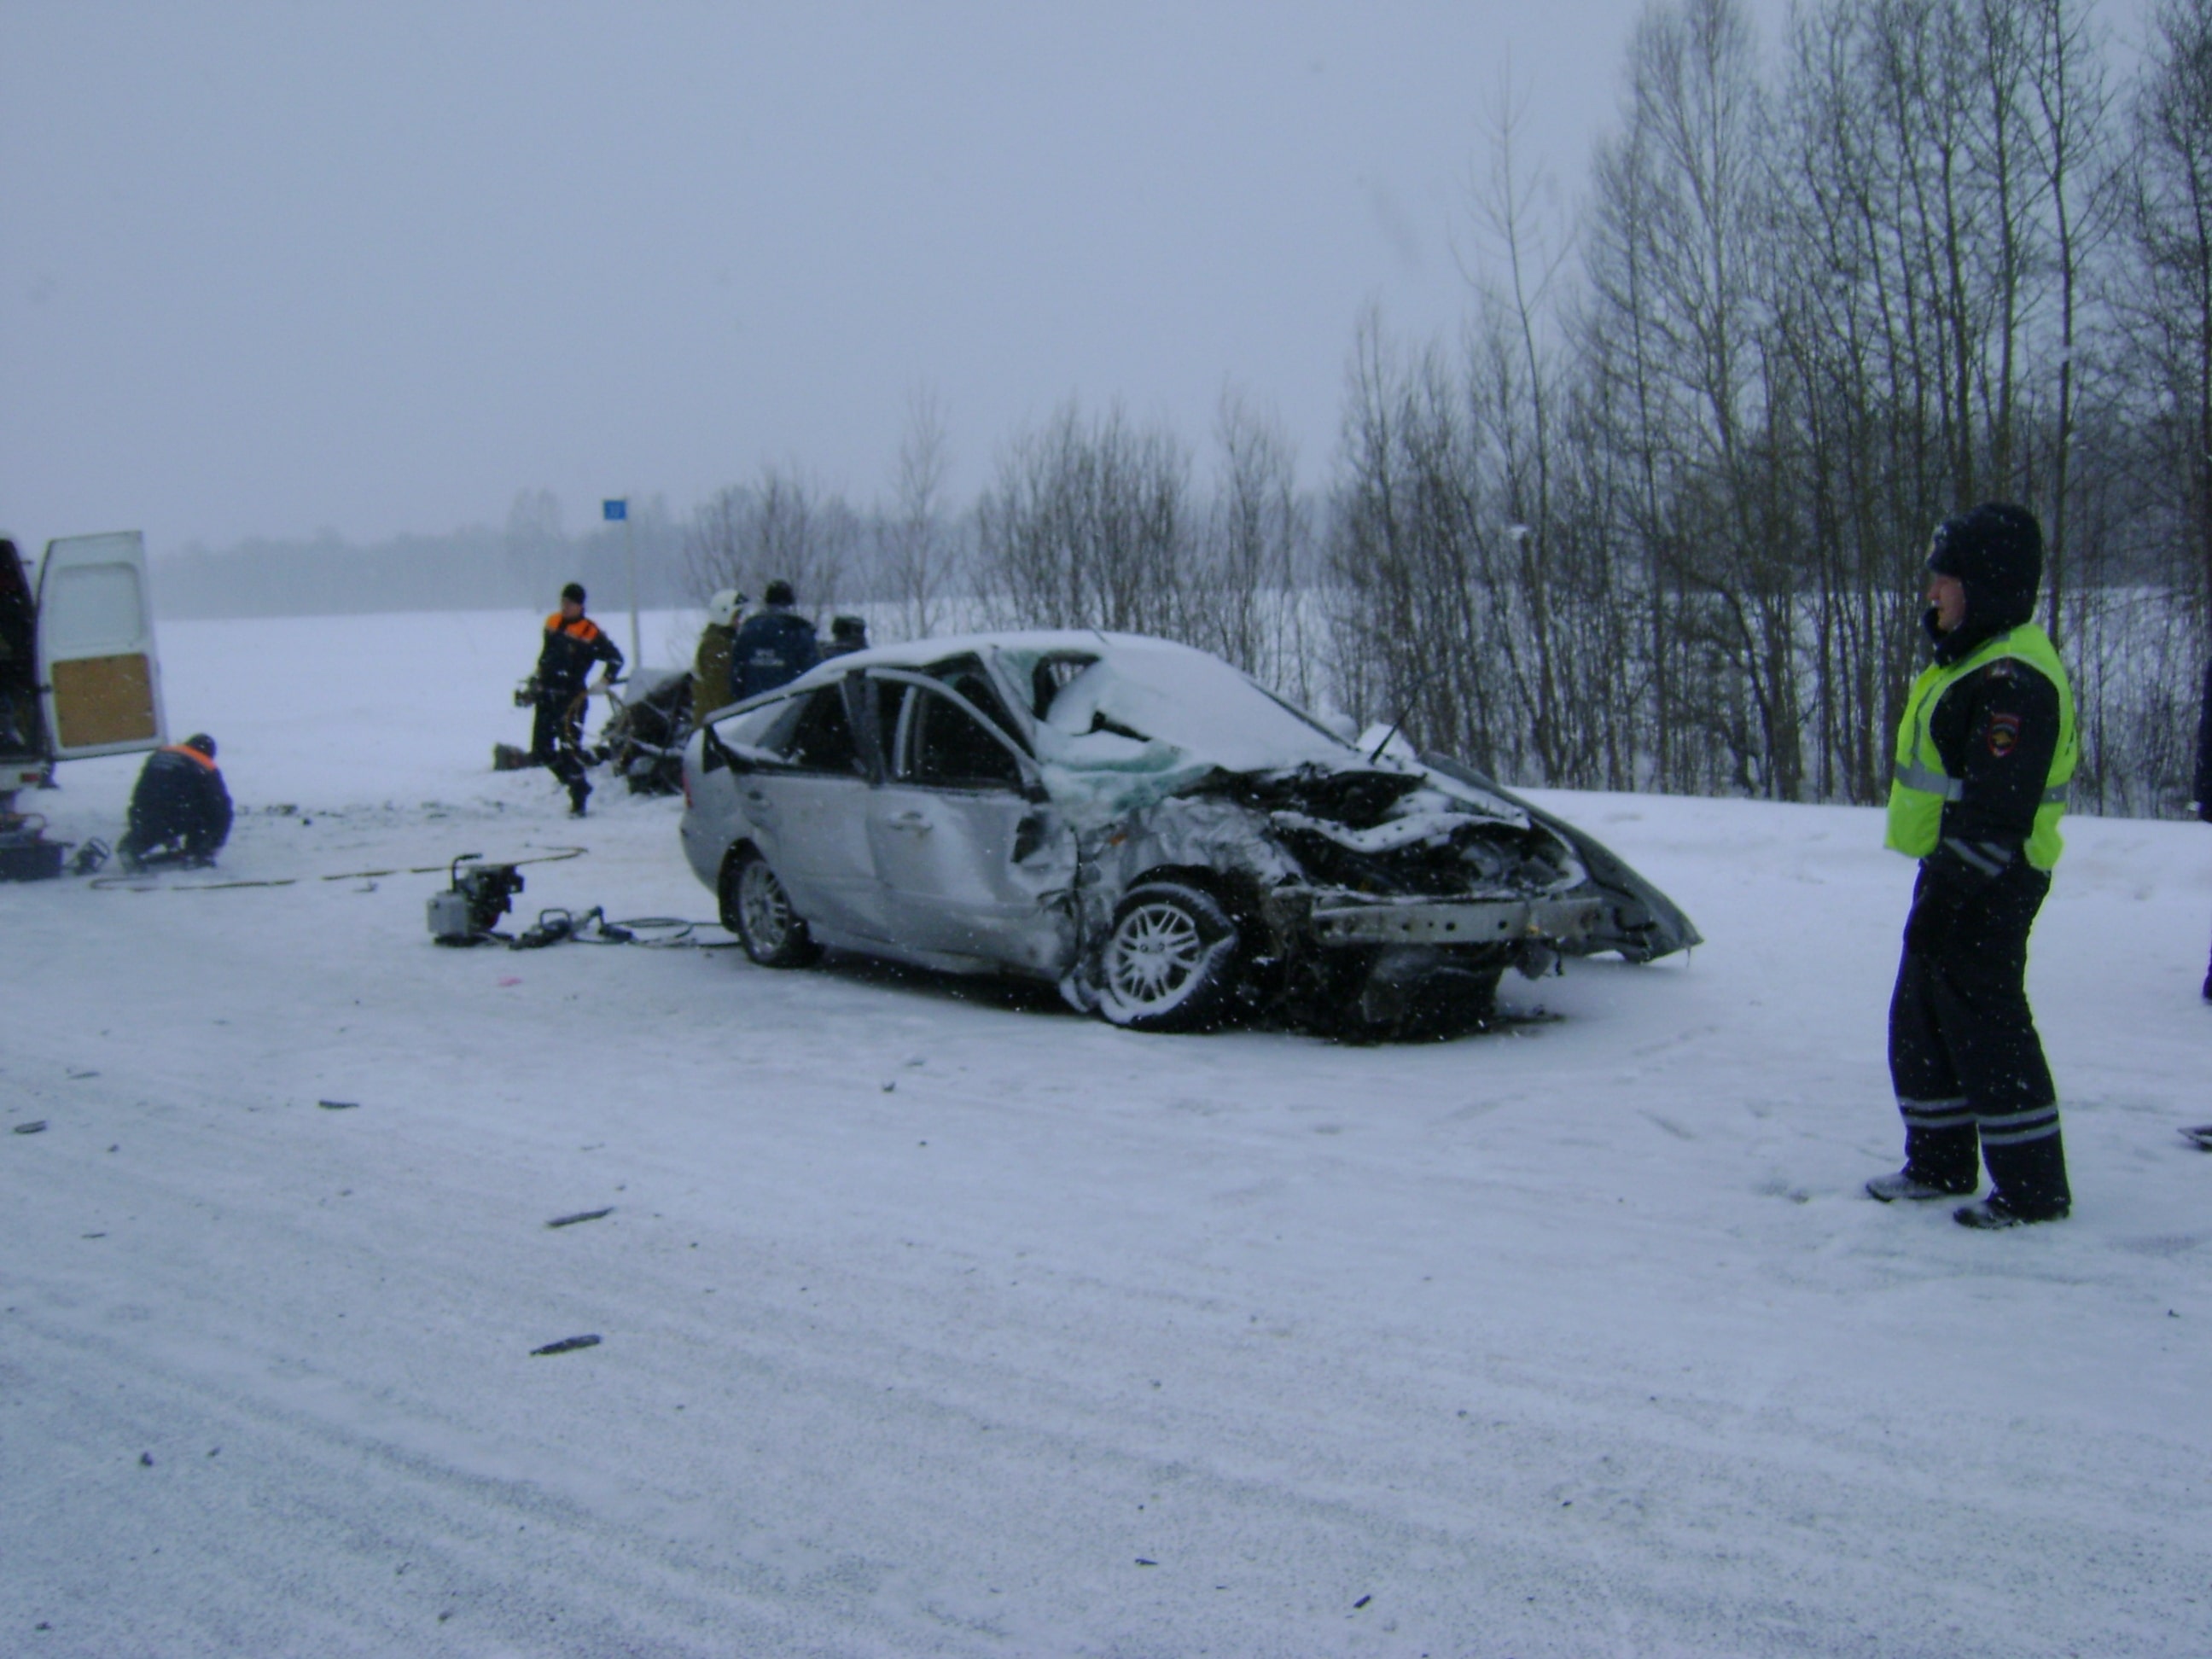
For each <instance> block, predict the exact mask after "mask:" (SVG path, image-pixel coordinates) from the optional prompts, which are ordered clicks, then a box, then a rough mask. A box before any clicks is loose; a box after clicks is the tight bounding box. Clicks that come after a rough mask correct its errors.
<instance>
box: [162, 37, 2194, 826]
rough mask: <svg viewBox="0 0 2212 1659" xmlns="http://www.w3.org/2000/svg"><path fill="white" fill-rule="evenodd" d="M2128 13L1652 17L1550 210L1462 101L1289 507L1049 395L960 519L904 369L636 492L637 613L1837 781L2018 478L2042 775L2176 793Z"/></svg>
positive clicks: (2157, 407) (2186, 628) (2148, 50)
mask: <svg viewBox="0 0 2212 1659" xmlns="http://www.w3.org/2000/svg"><path fill="white" fill-rule="evenodd" d="M2148 28H2149V33H2148V39H2147V40H2146V41H2145V42H2144V43H2143V49H2142V52H2141V53H2140V55H2139V57H2137V58H2135V59H2133V60H2132V61H2131V63H2130V67H2129V68H2128V70H2127V71H2126V73H2125V75H2124V76H2122V75H2120V74H2118V73H2117V72H2116V70H2115V69H2114V63H2115V61H2116V55H2115V54H2114V53H2112V52H2111V51H2110V50H2109V48H2108V45H2107V42H2106V37H2105V35H2104V34H2103V33H2101V31H2100V25H2099V23H2098V21H2097V20H2096V17H2095V15H2094V14H2093V12H2092V11H2091V10H2090V9H2088V8H2087V5H2085V4H2083V3H2081V0H1808V3H1807V4H1805V5H1804V6H1802V8H1801V9H1799V10H1798V11H1797V12H1796V14H1795V15H1793V18H1792V21H1791V23H1790V28H1789V32H1788V35H1787V38H1786V39H1785V40H1784V41H1782V42H1781V43H1779V50H1778V52H1773V53H1771V54H1767V55H1764V56H1763V55H1762V53H1761V52H1760V51H1759V45H1758V43H1757V42H1756V40H1754V38H1753V32H1752V29H1751V27H1750V26H1749V24H1748V21H1747V19H1746V16H1745V15H1744V13H1743V10H1742V9H1741V3H1740V0H1656V3H1654V4H1653V5H1651V6H1650V9H1648V10H1647V11H1646V13H1645V14H1644V17H1643V18H1642V20H1641V21H1640V22H1639V24H1638V27H1637V28H1636V31H1635V33H1634V35H1633V37H1632V41H1631V43H1630V46H1629V48H1628V51H1627V56H1626V64H1625V67H1624V72H1623V77H1622V84H1623V96H1622V104H1621V110H1620V118H1619V122H1618V125H1617V126H1616V128H1615V129H1614V130H1613V131H1612V132H1610V133H1609V134H1608V135H1607V137H1606V138H1605V140H1604V142H1603V143H1601V146H1600V148H1599V150H1598V152H1597V156H1596V159H1595V163H1594V166H1593V169H1592V173H1591V176H1590V178H1589V182H1588V188H1587V191H1586V192H1585V197H1584V203H1583V206H1582V208H1581V209H1580V210H1579V211H1578V212H1577V213H1576V214H1575V215H1573V216H1571V217H1564V216H1560V215H1558V214H1557V213H1554V212H1550V211H1547V203H1548V202H1549V201H1550V200H1551V199H1552V196H1551V194H1550V193H1549V192H1548V191H1547V190H1546V188H1545V184H1546V181H1545V180H1544V179H1542V177H1541V173H1540V172H1539V171H1538V170H1535V169H1532V168H1529V167H1526V166H1525V165H1524V164H1523V161H1522V157H1521V156H1520V155H1519V154H1518V152H1517V150H1516V142H1515V141H1516V131H1517V120H1516V112H1515V110H1514V109H1513V107H1512V106H1511V104H1510V95H1504V100H1503V101H1502V102H1501V104H1500V106H1499V107H1498V110H1497V111H1496V112H1495V114H1494V118H1493V120H1492V131H1491V132H1490V134H1489V143H1488V145H1487V154H1486V162H1485V165H1484V167H1482V168H1480V170H1479V175H1478V177H1477V178H1476V179H1474V182H1473V185H1472V186H1471V189H1470V191H1469V207H1470V210H1471V211H1470V213H1469V215H1468V224H1467V227H1466V229H1467V246H1465V247H1464V248H1463V250H1462V255H1463V261H1464V264H1465V265H1466V268H1467V270H1468V277H1469V282H1470V284H1471V288H1472V293H1473V303H1472V306H1471V309H1470V315H1469V317H1468V320H1467V322H1466V324H1465V325H1464V327H1463V329H1462V331H1461V333H1460V336H1459V337H1457V338H1456V339H1454V340H1450V341H1419V340H1405V339H1401V338H1397V337H1394V336H1393V335H1392V334H1391V332H1390V331H1389V330H1388V328H1387V327H1386V326H1385V325H1384V324H1383V321H1382V320H1381V319H1379V318H1378V317H1374V316H1370V317H1369V318H1368V319H1366V320H1365V321H1364V322H1363V323H1362V325H1360V327H1359V328H1358V331H1357V334H1356V337H1355V338H1354V340H1353V341H1352V349H1351V351H1350V353H1349V357H1348V364H1347V371H1346V391H1345V403H1344V413H1343V423H1342V436H1341V441H1340V446H1339V448H1338V452H1337V453H1336V455H1335V456H1334V459H1333V463H1332V465H1331V467H1330V470H1329V471H1328V477H1327V479H1326V483H1325V487H1324V488H1323V489H1322V491H1320V492H1319V493H1317V494H1316V493H1311V492H1308V491H1304V490H1302V489H1301V488H1300V486H1299V483H1298V465H1297V456H1296V455H1295V454H1294V453H1293V451H1292V449H1291V445H1290V443H1289V441H1287V439H1286V438H1285V436H1284V435H1283V433H1282V431H1281V429H1280V428H1279V425H1278V424H1277V423H1276V422H1273V420H1272V419H1271V418H1269V416H1267V414H1266V413H1265V411H1263V410H1261V409H1259V408H1257V407H1256V406H1255V405H1254V404H1252V403H1251V402H1249V400H1248V399H1246V398H1243V397H1241V396H1239V395H1237V394H1236V393H1235V392H1231V393H1229V394H1227V395H1225V398H1224V399H1223V401H1222V404H1221V407H1220V410H1219V412H1218V418H1217V420H1216V422H1215V428H1214V430H1213V432H1212V434H1211V435H1210V442H1209V443H1208V444H1206V446H1205V447H1203V449H1202V450H1201V449H1200V448H1199V447H1194V446H1193V445H1192V444H1191V443H1190V442H1189V441H1188V440H1187V439H1186V438H1185V437H1184V436H1183V435H1182V434H1180V433H1178V432H1176V430H1174V429H1173V428H1172V427H1170V426H1168V425H1165V424H1162V423H1159V422H1134V421H1133V420H1132V419H1130V418H1129V416H1127V414H1126V413H1125V411H1124V410H1122V409H1121V407H1120V406H1119V405H1109V407H1107V408H1106V409H1104V410H1085V408H1084V407H1083V406H1082V405H1081V404H1077V403H1073V402H1071V403H1069V404H1066V405H1065V406H1063V407H1062V408H1061V409H1060V410H1057V411H1055V412H1054V414H1053V415H1051V416H1049V417H1048V418H1047V419H1045V420H1044V421H1042V422H1040V423H1038V424H1036V425H1035V426H1034V427H1032V428H1030V429H1027V430H1024V431H1022V432H1019V433H1017V434H1015V435H1012V437H1011V438H1010V439H1009V440H1008V441H1006V442H1005V443H1004V444H1003V445H1002V446H1001V447H1000V450H999V452H998V453H997V455H996V457H995V459H994V465H993V467H992V473H991V477H990V480H989V482H988V483H987V485H986V486H985V488H984V489H982V490H981V493H980V495H979V496H978V497H977V498H976V499H975V500H973V501H968V502H964V503H963V502H956V501H952V500H951V498H950V496H949V493H948V489H947V484H946V479H947V477H948V475H949V471H950V456H949V453H948V448H947V441H946V437H945V423H944V421H943V419H942V416H941V412H940V411H939V409H938V407H937V406H936V404H935V403H934V401H933V399H931V398H928V397H927V396H923V397H920V398H917V399H916V400H915V404H914V405H913V407H912V408H911V409H910V410H909V411H908V422H907V430H906V436H905V439H904V441H903V442H902V445H901V447H900V451H899V454H898V456H897V459H896V466H895V468H894V471H893V473H892V475H891V477H890V481H889V487H888V488H887V489H886V490H885V492H884V495H882V496H881V497H880V498H878V499H877V500H875V501H871V502H867V503H865V504H860V505H855V504H854V503H853V502H850V501H848V500H847V499H846V497H845V496H844V495H842V493H841V492H839V491H838V490H836V489H832V488H829V487H828V486H826V485H824V484H823V483H820V482H819V481H817V480H816V479H813V478H812V477H810V476H809V475H808V474H807V473H806V472H805V471H804V469H803V468H800V467H799V466H797V465H770V466H767V467H763V469H761V471H759V472H758V473H757V475H756V476H754V477H752V478H750V480H748V481H746V482H744V483H737V484H732V485H731V486H730V487H729V488H727V489H722V490H720V491H719V492H717V493H716V494H715V495H714V496H713V497H712V498H710V499H709V500H708V501H705V502H703V503H702V504H700V505H699V506H698V507H696V508H695V509H694V510H693V511H692V512H691V513H690V516H689V517H688V519H686V520H682V521H680V522H678V521H676V520H671V518H670V516H669V514H668V513H666V511H665V509H664V508H660V507H658V506H655V507H653V509H652V510H651V511H650V512H647V513H645V514H643V515H642V516H643V520H644V521H643V522H641V523H640V524H639V526H637V528H638V530H639V531H641V532H645V533H646V534H647V536H648V537H649V538H650V544H651V553H650V556H641V563H643V564H645V565H646V566H647V593H646V595H645V598H646V602H647V603H648V604H665V603H676V602H688V603H692V604H696V603H698V602H700V601H701V600H702V599H704V598H705V597H706V595H707V594H708V593H709V592H712V591H714V589H716V588H720V587H723V586H736V587H738V588H739V589H741V590H743V591H744V592H749V593H753V594H757V593H758V592H760V591H761V588H762V586H763V585H764V584H765V582H766V581H767V580H769V578H770V577H773V576H779V575H780V576H784V577H786V578H787V579H789V580H792V581H793V582H794V583H795V584H796V585H797V586H798V587H799V592H800V596H801V599H802V601H803V602H804V603H805V604H806V605H807V606H808V607H809V608H810V609H811V610H813V611H815V612H816V614H817V616H826V615H827V614H829V613H830V612H832V611H836V610H838V609H841V608H854V609H865V611H866V614H867V616H868V617H869V620H870V623H871V625H872V628H873V629H874V631H875V633H876V635H877V636H878V638H885V637H901V636H921V635H931V634H937V633H942V632H945V631H946V630H948V629H955V628H959V627H967V626H976V625H990V626H1026V627H1055V626H1065V627H1098V628H1109V629H1132V630H1136V631H1141V632H1147V633H1155V634H1164V635H1171V636H1173V637H1176V638H1180V639H1184V640H1188V641H1191V642H1193V643H1194V644H1198V645H1200V646H1203V647H1206V648H1207V649H1210V650H1213V651H1217V652H1219V653H1222V654H1223V655H1225V656H1227V657H1228V658H1230V659H1231V660H1233V661H1235V662H1237V663H1238V664H1239V665H1243V666H1244V667H1245V668H1247V669H1249V671H1251V672H1253V673H1254V674H1255V675H1256V676H1257V677H1259V678H1261V679H1262V680H1263V681H1265V682H1267V684H1271V685H1273V686H1275V687H1277V688H1278V689H1279V690H1282V691H1283V692H1285V694H1286V695H1288V696H1292V697H1294V698H1296V699H1297V700H1299V701H1301V702H1306V703H1309V704H1314V705H1320V706H1326V707H1330V708H1336V709H1340V710H1342V711H1344V712H1346V713H1349V714H1352V715H1353V716H1355V717H1357V718H1358V719H1361V720H1381V721H1391V720H1403V722H1404V724H1405V726H1406V727H1407V730H1408V732H1410V733H1411V734H1412V735H1413V737H1414V738H1416V739H1417V740H1418V741H1419V742H1420V743H1422V744H1425V745H1427V746H1430V747H1432V748H1437V749H1442V750H1451V751H1455V752H1457V753H1459V754H1462V755H1464V756H1466V757H1468V758H1469V759H1471V760H1473V761H1474V762H1475V763H1477V764H1479V765H1481V766H1483V767H1485V768H1486V769H1490V770H1492V771H1493V772H1494V773H1496V774H1497V775H1500V776H1501V777H1504V778H1506V779H1509V780H1512V781H1518V782H1522V783H1530V784H1553V785H1559V786H1565V787H1604V788H1620V789H1661V790H1670V791H1677V792H1686V793H1740V794H1747V795H1755V796H1760V797H1765V798H1769V799H1778V800H1835V801H1857V802H1866V801H1873V800H1876V799H1880V798H1881V796H1882V794H1883V793H1884V792H1885V790H1886V787H1887V770H1888V762H1887V753H1888V744H1889V741H1890V735H1891V730H1892V726H1893V721H1894V720H1895V718H1896V714H1897V712H1898V708H1899V702H1900V700H1901V697H1902V695H1903V692H1904V690H1905V686H1906V684H1908V682H1909V681H1910V679H1911V675H1912V673H1913V671H1914V670H1915V668H1916V666H1917V664H1918V662H1919V661H1920V660H1922V654H1921V653H1922V651H1923V641H1922V640H1921V637H1920V634H1919V630H1918V616H1919V612H1920V609H1921V600H1920V597H1919V595H1920V588H1921V586H1922V577H1921V573H1920V567H1921V561H1922V558H1923V555H1924V552H1925V550H1926V546H1927V541H1928V537H1929V532H1930V530H1931V529H1932V528H1933V526H1935V525H1936V523H1937V522H1938V521H1939V520H1942V519H1943V518H1945V517H1947V516H1948V515H1949V514H1951V513H1954V512H1957V511H1960V510H1961V509H1962V508H1964V507H1967V506H1970V505H1972V503H1973V502H1975V501H1980V500H1983V499H1986V498H1989V497H1992V496H1997V497H2010V498H2013V499H2017V500H2021V501H2026V502H2027V503H2028V504H2030V505H2031V506H2033V507H2034V508H2035V510H2036V511H2037V512H2038V513H2039V514H2040V516H2041V517H2042V520H2043V522H2044V525H2045V531H2046V535H2047V538H2048V556H2047V567H2046V580H2045V599H2044V617H2043V620H2045V623H2046V625H2047V626H2048V627H2049V628H2050V629H2051V632H2052V634H2053V635H2054V636H2055V637H2056V638H2057V640H2058V642H2059V646H2060V649H2061V652H2062V653H2063V655H2064V656H2065V657H2066V659H2067V660H2068V661H2069V665H2070V666H2071V668H2072V670H2073V672H2074V675H2075V684H2076V687H2077V690H2078V693H2079V696H2080V703H2081V724H2082V728H2083V733H2084V738H2085V744H2086V747H2087V759H2086V769H2085V772H2084V775H2083V780H2082V782H2081V785H2080V786H2079V787H2078V791H2077V793H2078V797H2079V799H2081V801H2082V804H2083V805H2087V806H2091V807H2094V808H2097V809H2100V810H2106V811H2124V812H2137V813H2148V812H2155V811H2166V810H2172V808H2173V807H2174V806H2176V805H2178V803H2179V800H2180V799H2181V798H2182V796H2183V794H2184V793H2185V791H2186V787H2187V782H2186V777H2185V769H2186V757H2185V750H2186V747H2187V744H2188V742H2189V740H2190V738H2191V732H2192V731H2193V699H2194V696H2195V694H2196V688H2197V684H2199V681H2198V678H2197V677H2198V675H2199V673H2200V672H2201V670H2202V665H2203V661H2204V659H2205V656H2206V654H2207V653H2208V650H2212V0H2160V3H2158V4H2157V5H2156V7H2155V9H2154V11H2153V12H2152V13H2151V14H2150V16H2149V19H2148ZM594 529H595V533H594V534H593V535H592V536H591V537H589V538H567V537H565V536H563V535H562V534H561V533H560V526H559V520H558V507H557V503H556V502H554V501H552V498H550V496H546V495H543V494H542V493H541V494H538V495H525V496H523V497H520V498H518V501H517V502H516V505H515V508H514V511H513V513H512V514H511V515H510V520H509V523H508V525H507V529H506V531H505V532H504V533H503V534H496V535H495V533H494V532H470V533H471V535H474V536H477V538H478V539H479V540H485V541H489V542H494V543H495V544H496V557H492V556H489V554H487V553H486V552H485V551H484V550H483V549H481V548H480V549H478V550H477V554H476V555H475V556H472V557H471V558H470V559H469V560H468V561H466V562H467V564H468V566H469V568H471V571H473V572H474V573H475V574H472V575H471V577H470V579H469V580H470V581H471V582H472V583H474V584H475V585H476V586H477V587H481V588H483V589H484V590H485V592H486V593H487V595H488V596H489V594H490V593H491V592H492V591H493V590H496V595H497V597H496V599H491V598H489V597H488V598H487V600H486V602H496V603H530V604H537V603H539V602H541V601H543V599H544V595H545V593H546V592H548V591H549V590H550V588H551V587H553V586H557V583H558V581H559V580H566V579H567V577H568V575H570V574H574V573H575V572H576V571H577V570H578V569H581V570H583V572H584V573H585V575H586V580H587V581H590V582H592V583H593V585H594V586H595V587H599V588H603V589H604V591H605V594H606V595H607V596H608V597H609V598H611V599H614V598H617V597H618V596H619V595H620V593H621V592H622V589H621V586H620V579H619V571H620V563H619V561H620V558H621V543H620V540H619V538H617V537H611V536H608V535H605V534H603V533H596V532H597V527H596V526H595V527H594ZM251 552H252V550H251V549H249V550H240V553H239V554H226V555H220V556H207V557H209V558H210V559H215V560H221V559H225V558H233V557H236V556H242V555H245V554H250V553H251ZM383 552H384V556H383V558H382V565H383V566H384V567H387V568H391V569H392V570H404V571H410V572H417V573H418V574H419V575H420V580H421V581H422V585H423V587H424V590H425V599H424V603H434V604H437V605H454V604H460V603H469V602H471V599H470V598H469V597H468V596H467V595H465V594H463V593H461V592H459V591H458V590H456V589H453V588H447V590H445V591H443V592H439V593H438V594H437V596H436V598H435V599H430V598H428V592H429V590H431V589H432V588H435V580H434V578H433V577H432V575H431V574H430V571H429V568H428V567H429V565H430V563H432V562H433V561H429V560H428V559H426V558H416V557H415V556H414V555H413V554H410V550H409V549H408V548H407V547H406V546H404V544H393V545H392V547H390V548H389V549H386V550H383ZM410 559H413V562H412V563H410ZM580 561H581V562H580ZM272 564H273V561H272ZM165 568H174V564H172V566H170V567H165ZM414 580H416V576H415V575H410V576H409V577H408V578H407V581H405V582H401V583H399V584H398V585H399V586H403V587H404V586H408V584H409V583H411V582H412V581H414ZM410 591H411V589H410ZM471 592H474V589H473V588H471ZM597 597H598V595H596V594H595V598H597ZM380 608H398V607H397V606H394V605H388V606H384V607H380ZM602 608H608V607H606V606H604V605H603V606H602Z"/></svg>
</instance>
